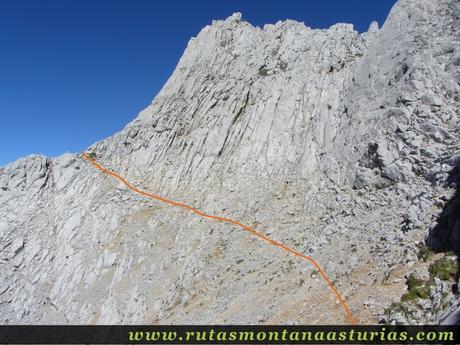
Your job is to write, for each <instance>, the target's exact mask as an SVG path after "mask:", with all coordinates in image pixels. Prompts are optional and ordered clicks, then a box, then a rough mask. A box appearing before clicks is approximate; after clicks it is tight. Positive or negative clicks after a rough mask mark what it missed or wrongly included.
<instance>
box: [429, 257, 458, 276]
mask: <svg viewBox="0 0 460 345" xmlns="http://www.w3.org/2000/svg"><path fill="white" fill-rule="evenodd" d="M429 271H430V277H431V278H432V279H434V278H435V277H437V278H439V279H441V280H450V279H454V278H455V276H456V274H457V271H458V262H457V259H456V258H455V256H453V255H451V254H450V253H449V254H446V255H445V256H444V257H443V258H441V259H439V260H437V261H435V262H433V263H432V264H431V265H430V268H429Z"/></svg>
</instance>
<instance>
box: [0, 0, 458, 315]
mask: <svg viewBox="0 0 460 345" xmlns="http://www.w3.org/2000/svg"><path fill="white" fill-rule="evenodd" d="M459 19H460V6H459V4H458V2H456V1H453V0H451V1H448V0H417V1H416V0H400V1H398V2H397V4H396V5H395V6H394V8H393V9H392V10H391V13H390V14H389V17H388V19H387V21H386V22H385V24H384V25H383V26H382V28H378V25H377V24H376V23H372V24H371V26H370V28H369V30H368V32H366V33H363V34H359V33H358V32H356V31H354V30H353V26H352V25H350V24H336V25H334V26H332V27H330V28H329V29H326V30H313V29H311V28H309V27H306V26H305V25H304V24H302V23H298V22H295V21H290V20H287V21H284V22H278V23H276V24H274V25H271V24H270V25H265V26H264V27H263V28H258V27H253V26H251V25H250V24H249V23H247V22H245V21H243V20H242V19H241V15H240V14H234V15H233V16H231V17H229V18H227V19H226V20H224V21H215V22H213V23H212V25H209V26H206V27H205V28H204V29H203V30H202V31H201V32H200V33H199V35H198V36H197V37H196V38H192V39H191V40H190V42H189V44H188V47H187V49H186V51H185V52H184V55H183V56H182V58H181V59H180V61H179V63H178V65H177V67H176V69H175V71H174V73H173V75H172V76H171V77H170V79H169V80H168V82H167V83H166V85H165V86H164V87H163V89H162V90H161V92H160V93H159V94H158V95H157V97H156V98H155V99H154V101H153V102H152V104H151V105H149V106H148V107H147V108H146V109H145V110H143V111H142V112H141V113H140V114H139V115H138V116H137V117H136V118H135V119H134V120H133V121H132V122H131V123H129V124H128V125H127V126H126V127H125V128H124V129H123V130H122V131H121V132H119V133H117V134H115V135H113V136H112V137H110V138H107V139H105V140H103V141H101V142H98V143H96V144H95V145H93V146H92V147H91V148H89V152H90V153H91V155H92V156H93V157H95V158H96V159H97V160H98V161H99V162H100V163H101V164H103V165H105V166H106V167H107V168H109V169H111V170H113V171H116V172H118V173H119V174H121V175H122V176H124V177H126V178H127V179H128V180H129V181H131V182H132V183H133V184H135V185H136V186H137V187H139V188H141V189H144V190H147V191H150V192H153V193H157V194H160V195H163V196H166V197H169V198H171V199H173V200H180V201H184V202H186V203H188V204H191V205H193V206H195V207H197V208H199V209H202V210H204V211H206V212H208V213H212V214H216V215H222V216H225V217H230V218H233V219H237V220H239V221H241V222H243V223H245V224H248V225H250V226H252V227H254V228H257V229H259V230H260V231H262V232H265V233H266V234H269V235H270V236H272V237H273V238H275V239H277V240H278V241H281V242H283V243H285V244H286V245H289V246H291V247H293V248H296V249H297V250H299V251H301V252H304V253H306V254H308V255H311V256H312V257H314V258H315V259H316V260H318V261H319V262H320V264H322V265H323V266H324V268H325V270H326V271H327V273H328V274H329V275H330V276H331V278H332V279H333V280H334V282H335V283H336V285H337V288H338V289H339V291H341V292H342V293H343V295H344V297H345V298H346V300H347V302H348V304H349V306H350V308H351V310H352V312H353V314H354V316H355V317H356V318H357V319H358V320H360V322H362V323H370V322H373V323H375V322H379V321H385V322H393V323H398V322H399V323H400V322H411V323H421V322H440V321H441V320H443V319H445V318H446V317H447V315H448V314H449V313H452V311H453V310H455V308H456V305H457V304H456V303H457V298H456V296H454V295H453V294H452V292H450V289H449V288H450V284H451V283H452V282H451V281H440V280H439V279H438V280H437V281H436V280H435V282H436V283H435V284H434V285H433V286H432V287H430V289H429V291H428V293H427V294H426V295H423V296H416V298H415V299H414V300H412V301H410V303H411V304H410V308H409V309H411V310H410V312H408V311H407V310H408V307H406V306H404V307H403V306H401V305H399V306H398V308H399V309H398V308H394V306H395V304H394V303H395V302H398V301H399V300H400V298H401V296H402V295H403V294H404V293H405V292H406V290H407V286H406V278H407V277H409V276H410V275H411V274H413V275H416V276H423V275H426V274H427V270H428V269H429V267H428V265H429V264H430V263H429V262H428V263H427V262H424V261H423V260H422V259H420V258H419V257H418V256H417V254H418V253H419V251H420V249H419V247H420V245H421V244H422V243H423V242H424V241H425V237H426V236H428V239H429V242H430V243H431V244H433V247H436V243H441V242H442V241H441V240H439V236H438V237H436V236H434V232H436V233H438V234H446V233H447V234H449V236H451V235H452V236H454V235H455V234H457V233H458V234H457V235H455V236H458V235H460V233H459V230H458V222H457V223H456V224H455V223H454V224H453V226H452V224H450V225H446V227H447V228H449V229H448V230H443V231H434V230H433V229H436V224H435V223H433V222H434V221H435V220H436V219H437V217H438V216H439V215H440V214H441V213H442V211H443V208H444V206H445V204H448V203H449V200H450V199H451V198H452V197H453V195H454V192H455V188H456V183H455V182H452V181H451V180H449V174H451V172H452V171H453V169H454V167H455V166H456V165H458V164H459V153H460V147H459V135H460V125H459V121H458V113H459V101H460V87H459V82H460V67H459V66H460V45H459V31H458V28H459V27H460V26H459ZM432 223H433V224H434V225H432ZM450 223H452V221H451V222H450ZM443 224H444V223H443ZM430 225H431V227H430ZM430 229H431V230H430ZM430 231H431V232H430ZM430 234H431V235H430ZM443 236H444V235H443ZM455 236H454V238H458V237H455ZM441 237H442V236H441ZM0 239H1V242H0V243H1V246H2V247H1V248H2V249H1V251H0V322H2V323H63V322H64V323H77V324H87V323H99V324H103V323H189V324H190V323H264V322H268V323H346V322H347V320H346V318H345V314H344V313H343V310H342V309H341V308H340V306H339V305H338V304H337V301H336V300H335V299H334V296H333V294H332V293H331V292H330V290H329V289H328V288H327V286H326V284H325V282H324V281H323V280H322V279H321V278H320V277H319V276H318V274H317V273H316V272H315V270H314V269H313V267H311V266H309V265H308V264H307V263H306V262H304V261H302V260H299V259H298V258H296V257H292V256H290V255H289V254H286V253H283V252H280V251H279V250H278V249H276V248H274V247H270V246H268V245H267V244H266V243H263V242H261V241H259V240H257V239H255V238H252V237H251V236H250V235H249V234H247V233H244V232H242V231H241V230H240V229H237V228H234V227H232V226H230V225H226V224H220V223H217V222H213V221H208V220H203V219H200V218H199V217H197V216H195V215H193V214H190V213H187V212H185V211H183V210H180V209H175V208H171V207H168V206H165V205H162V204H159V203H156V202H154V201H152V200H148V199H145V198H142V197H140V196H138V195H135V194H133V193H131V192H130V191H128V190H127V189H126V188H125V187H124V186H123V185H121V184H120V183H119V182H117V181H116V180H114V179H113V178H111V177H109V176H106V175H104V174H101V173H100V172H99V171H97V170H96V169H94V167H92V166H90V165H89V164H88V162H87V161H86V160H85V159H83V157H82V156H81V155H80V154H64V155H62V156H60V157H57V158H53V159H50V158H46V157H43V156H29V157H26V158H24V159H20V160H18V161H17V162H15V163H12V164H10V165H8V166H6V167H4V168H0ZM436 241H438V242H436ZM438 247H440V246H439V245H438ZM434 249H437V250H440V248H434ZM437 255H442V254H437ZM436 279H437V278H436ZM441 295H442V299H441V298H440V297H439V296H441ZM433 296H435V297H436V296H437V297H436V298H437V299H436V298H434V297H433ZM392 303H393V304H392Z"/></svg>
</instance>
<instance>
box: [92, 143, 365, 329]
mask: <svg viewBox="0 0 460 345" xmlns="http://www.w3.org/2000/svg"><path fill="white" fill-rule="evenodd" d="M83 157H84V158H86V160H88V161H89V162H90V163H91V164H92V165H93V166H95V167H96V168H97V169H99V170H100V171H102V172H103V173H105V174H107V175H110V176H113V177H115V178H116V179H117V180H119V181H121V182H122V183H123V184H124V185H125V186H126V187H128V188H129V189H130V190H131V191H133V192H134V193H136V194H139V195H142V196H145V197H147V198H151V199H155V200H158V201H160V202H163V203H166V204H169V205H171V206H176V207H180V208H183V209H186V210H189V211H192V212H193V213H195V214H197V215H199V216H200V217H202V218H207V219H214V220H218V221H221V222H225V223H229V224H233V225H236V226H239V227H240V228H243V229H244V230H246V231H248V232H250V233H251V234H252V235H254V236H256V237H258V238H260V239H262V240H264V241H266V242H268V243H270V244H272V245H274V246H276V247H278V248H281V249H283V250H285V251H287V252H289V253H291V254H294V255H295V256H298V257H301V258H302V259H304V260H307V261H308V262H310V263H311V264H312V265H313V266H314V267H315V268H316V269H317V270H318V272H319V273H320V274H321V276H322V277H323V278H324V280H325V281H326V283H327V284H328V285H329V287H330V288H331V290H332V291H333V292H334V294H335V296H336V297H337V300H338V301H339V302H340V304H341V305H342V307H343V309H344V311H345V313H346V315H347V317H348V319H349V321H350V323H351V324H353V325H355V324H357V321H356V319H355V318H354V317H353V315H352V314H351V312H350V309H349V308H348V305H347V303H346V302H345V300H344V299H343V298H342V296H341V295H340V293H339V291H338V290H337V288H336V287H335V285H334V283H333V282H332V281H331V279H330V278H329V276H328V275H327V273H326V272H325V271H324V270H323V269H322V268H321V266H320V265H319V264H318V262H316V260H314V259H313V258H312V257H310V256H308V255H305V254H302V253H300V252H298V251H296V250H294V249H292V248H290V247H288V246H286V245H284V244H282V243H280V242H278V241H276V240H274V239H272V238H271V237H269V236H267V235H265V234H264V233H262V232H259V231H257V230H255V229H253V228H251V227H249V226H247V225H244V224H243V223H240V222H238V221H236V220H233V219H230V218H224V217H219V216H213V215H210V214H206V213H204V212H202V211H200V210H198V209H196V208H195V207H192V206H189V205H187V204H184V203H181V202H177V201H172V200H169V199H166V198H163V197H161V196H159V195H156V194H150V193H147V192H144V191H142V190H140V189H137V188H136V187H134V186H133V185H132V184H131V183H129V182H128V181H126V179H124V178H123V177H121V176H120V175H118V174H116V173H114V172H113V171H110V170H107V169H106V168H104V167H103V166H102V165H100V164H99V163H98V162H96V160H95V159H93V158H92V157H90V156H89V155H88V154H87V153H86V152H83Z"/></svg>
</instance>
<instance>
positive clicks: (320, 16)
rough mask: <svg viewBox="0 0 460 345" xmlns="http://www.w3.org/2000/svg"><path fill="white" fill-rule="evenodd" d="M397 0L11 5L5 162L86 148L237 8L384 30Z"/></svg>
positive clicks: (5, 44) (3, 9) (1, 19)
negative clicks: (193, 40)
mask: <svg viewBox="0 0 460 345" xmlns="http://www.w3.org/2000/svg"><path fill="white" fill-rule="evenodd" d="M394 2H395V1H394V0H378V1H364V0H347V1H344V0H322V1H313V0H278V1H273V0H209V1H208V0H194V1H178V0H176V1H154V0H145V1H144V0H130V1H129V0H126V1H117V0H110V1H109V0H78V1H77V0H55V1H49V0H40V1H35V0H28V1H22V0H9V1H7V0H1V1H0V119H1V125H0V166H3V165H5V164H7V163H9V162H11V161H14V160H16V159H17V158H19V157H22V156H26V155H28V154H31V153H41V154H45V155H48V156H57V155H59V154H62V153H64V152H67V151H69V152H81V151H82V150H84V149H85V148H87V147H88V146H90V145H91V144H93V143H94V142H96V141H98V140H101V139H103V138H105V137H107V136H110V135H111V134H113V133H115V132H117V131H119V130H120V129H121V128H123V127H124V125H125V124H127V123H128V122H129V121H130V120H132V119H133V118H134V117H135V116H136V115H137V113H138V112H139V111H140V110H142V109H143V108H145V107H146V106H147V105H148V104H149V103H150V102H151V101H152V99H153V98H154V97H155V95H156V94H157V92H158V91H159V90H160V89H161V87H162V85H163V84H164V83H165V81H166V80H167V78H168V77H169V75H170V74H171V73H172V71H173V69H174V67H175V66H176V63H177V61H178V60H179V58H180V56H181V55H182V52H183V50H184V49H185V47H186V45H187V42H188V40H189V39H190V37H192V36H196V34H197V33H198V32H199V31H200V29H201V28H202V27H203V26H205V25H207V24H210V22H211V21H212V19H224V18H226V17H228V16H229V15H231V14H232V13H233V12H242V13H243V19H245V20H247V21H249V22H250V23H251V24H253V25H257V26H263V25H264V24H266V23H275V22H276V21H278V20H283V19H287V18H289V19H295V20H298V21H303V22H305V24H306V25H308V26H310V27H313V28H326V27H329V26H331V25H332V24H334V23H337V22H347V23H353V24H354V25H355V29H357V30H358V31H365V30H367V28H368V26H369V24H370V22H371V21H372V20H374V19H375V20H377V21H378V22H379V24H380V25H381V24H382V23H383V21H384V20H385V18H386V16H387V15H388V12H389V10H390V8H391V7H392V5H393V4H394Z"/></svg>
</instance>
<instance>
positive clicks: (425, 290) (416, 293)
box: [401, 274, 430, 302]
mask: <svg viewBox="0 0 460 345" xmlns="http://www.w3.org/2000/svg"><path fill="white" fill-rule="evenodd" d="M406 284H407V289H408V292H407V293H405V294H404V295H402V297H401V301H402V302H409V301H414V300H416V299H418V298H422V299H425V298H428V297H430V285H428V282H426V281H424V280H422V279H420V278H417V277H416V276H415V275H414V274H411V275H410V276H409V278H407V282H406Z"/></svg>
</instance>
